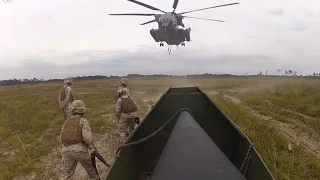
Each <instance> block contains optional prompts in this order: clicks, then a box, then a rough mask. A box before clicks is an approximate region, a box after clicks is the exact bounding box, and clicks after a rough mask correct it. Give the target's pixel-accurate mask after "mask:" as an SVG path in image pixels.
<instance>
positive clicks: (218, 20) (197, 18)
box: [182, 16, 224, 22]
mask: <svg viewBox="0 0 320 180" xmlns="http://www.w3.org/2000/svg"><path fill="white" fill-rule="evenodd" d="M182 17H184V18H191V19H202V20H208V21H218V22H224V21H221V20H217V19H208V18H200V17H192V16H182Z"/></svg>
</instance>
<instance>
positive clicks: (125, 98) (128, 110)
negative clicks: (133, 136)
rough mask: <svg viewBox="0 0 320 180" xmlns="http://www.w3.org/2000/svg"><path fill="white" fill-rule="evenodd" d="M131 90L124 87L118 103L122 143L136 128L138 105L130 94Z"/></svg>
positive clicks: (117, 111) (117, 112)
mask: <svg viewBox="0 0 320 180" xmlns="http://www.w3.org/2000/svg"><path fill="white" fill-rule="evenodd" d="M128 92H129V90H128V89H127V88H123V90H122V92H121V95H122V96H121V97H120V98H119V99H118V100H117V103H116V116H117V117H118V130H119V135H120V143H121V144H123V143H124V142H125V141H126V139H127V137H128V136H129V135H130V133H131V132H132V131H133V129H134V125H135V123H136V122H135V118H136V117H137V111H138V106H137V104H136V102H135V101H134V100H133V99H132V97H131V96H130V95H128Z"/></svg>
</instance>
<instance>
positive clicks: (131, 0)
mask: <svg viewBox="0 0 320 180" xmlns="http://www.w3.org/2000/svg"><path fill="white" fill-rule="evenodd" d="M128 1H130V2H133V3H136V4H139V5H141V6H144V7H146V8H149V9H152V10H155V11H161V12H163V13H166V12H165V11H162V10H161V9H158V8H155V7H153V6H150V5H148V4H145V3H142V2H139V1H136V0H128Z"/></svg>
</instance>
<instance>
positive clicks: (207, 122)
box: [106, 87, 274, 180]
mask: <svg viewBox="0 0 320 180" xmlns="http://www.w3.org/2000/svg"><path fill="white" fill-rule="evenodd" d="M181 108H188V109H190V110H191V111H192V113H193V116H194V118H195V120H196V121H197V122H198V123H199V125H200V126H201V127H202V128H203V129H204V130H205V131H206V133H207V134H208V135H209V136H210V137H211V138H212V140H213V141H214V142H215V143H216V144H217V146H218V147H219V148H220V149H221V150H222V151H223V152H224V154H225V155H226V156H227V157H228V158H229V159H230V161H231V162H232V163H233V164H234V166H236V167H237V168H238V169H240V167H241V164H242V162H243V160H244V159H245V157H246V154H247V151H248V148H249V147H250V145H251V144H252V143H251V142H250V140H249V139H248V138H247V137H246V136H245V134H244V133H243V132H241V130H240V129H239V128H238V127H237V126H236V125H235V124H234V123H233V122H232V121H231V120H230V119H229V118H228V117H227V116H226V115H225V114H224V113H223V112H222V111H221V110H220V109H219V108H218V107H217V105H216V104H215V103H214V102H212V101H211V99H210V98H209V97H208V96H207V95H206V94H205V93H204V92H202V91H201V90H200V89H199V88H198V87H183V88H169V89H168V90H167V91H166V92H165V93H164V94H163V95H162V96H161V98H160V99H159V100H158V102H157V103H156V104H155V106H154V107H153V108H152V109H151V111H150V112H149V113H148V114H147V116H146V117H145V119H144V120H143V121H142V122H141V123H140V124H139V126H138V127H137V128H136V129H135V130H134V131H133V132H132V134H131V135H130V136H129V138H128V139H127V141H126V143H131V142H135V141H138V140H140V139H142V138H144V137H146V136H148V135H150V134H152V133H153V132H154V131H156V130H157V129H158V128H160V127H161V126H162V125H163V124H165V123H166V122H167V121H168V120H169V119H170V118H171V117H172V116H173V115H174V114H175V112H177V111H178V110H179V109H181ZM178 116H179V115H177V116H176V117H174V120H173V121H171V122H170V123H169V124H168V125H167V126H166V128H164V129H163V130H162V131H160V132H159V133H158V134H157V135H155V136H153V137H151V138H150V139H148V140H147V141H145V142H142V143H140V144H136V145H133V146H129V147H124V148H122V149H121V151H120V152H119V155H120V156H121V157H122V159H123V160H121V159H120V158H117V159H116V160H115V161H114V162H113V164H112V166H111V168H110V170H109V172H108V176H107V178H106V180H135V179H136V180H138V179H139V175H140V173H141V172H148V173H152V171H153V168H154V167H155V164H156V163H157V158H159V156H160V154H161V152H162V150H163V148H164V146H165V144H166V141H167V139H168V137H169V135H170V133H171V130H172V128H173V126H174V124H175V122H176V119H177V118H178ZM251 156H252V158H251V160H250V162H249V165H248V168H247V172H246V174H245V177H246V179H247V180H257V179H259V180H273V179H274V177H273V176H272V174H271V172H270V171H269V169H268V167H267V166H266V164H265V163H264V162H263V160H262V158H261V157H260V156H259V154H258V152H257V151H256V149H255V148H254V147H253V149H252V151H251ZM199 178H200V179H201V177H199Z"/></svg>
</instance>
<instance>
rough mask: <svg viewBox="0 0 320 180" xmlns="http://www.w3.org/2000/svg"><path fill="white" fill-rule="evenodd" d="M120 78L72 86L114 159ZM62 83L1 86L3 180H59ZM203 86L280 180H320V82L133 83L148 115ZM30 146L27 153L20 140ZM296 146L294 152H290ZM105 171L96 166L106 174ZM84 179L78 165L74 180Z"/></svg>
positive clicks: (273, 79)
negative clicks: (168, 99) (163, 101)
mask: <svg viewBox="0 0 320 180" xmlns="http://www.w3.org/2000/svg"><path fill="white" fill-rule="evenodd" d="M118 82H119V79H114V80H99V81H93V80H92V81H81V82H74V84H73V85H72V88H73V93H74V97H75V99H81V100H83V101H84V102H85V104H86V106H87V108H88V111H87V114H86V117H87V118H88V120H89V122H90V125H91V128H92V131H93V133H94V135H93V136H94V137H93V138H94V140H95V141H96V144H97V148H98V149H99V151H100V152H101V154H102V155H103V156H105V157H106V158H107V160H108V161H111V159H112V158H113V157H114V152H115V148H116V147H115V146H114V144H115V142H117V140H118V139H117V129H116V125H117V124H116V118H115V108H114V104H115V103H114V100H113V95H114V92H115V90H116V88H117V86H118ZM62 85H63V84H62V83H42V84H36V85H20V86H7V87H0V108H1V111H0V123H1V126H0V179H5V180H6V179H17V180H18V179H19V180H20V179H57V178H58V175H59V168H60V159H61V156H60V152H59V151H60V144H59V141H58V135H59V133H60V128H61V125H62V123H63V114H62V112H61V111H60V109H59V106H58V93H59V90H60V88H61V86H62ZM194 85H197V86H199V88H200V89H201V90H203V91H204V92H206V93H207V94H208V95H209V96H210V98H212V100H213V101H214V102H215V103H216V104H217V105H218V106H219V107H220V108H221V109H222V111H224V112H225V113H226V114H227V115H228V116H229V117H230V118H231V119H232V120H233V121H234V122H235V123H236V124H237V125H238V126H239V127H240V128H241V129H242V130H243V131H244V132H245V133H246V134H247V136H248V137H249V138H250V140H251V141H252V142H253V143H254V144H255V146H256V148H257V150H258V152H259V153H260V154H261V156H262V158H263V159H264V161H265V162H266V164H267V165H268V167H269V168H270V170H271V171H272V173H273V175H274V176H275V177H276V179H279V180H312V179H314V180H316V179H320V159H319V156H320V144H319V140H320V136H319V135H320V117H319V116H320V91H319V90H320V81H319V79H315V78H309V79H308V78H303V77H228V78H226V77H225V78H201V79H200V78H189V79H188V78H175V77H166V78H164V77H161V78H143V79H142V78H140V79H138V78H132V79H129V88H130V93H131V95H132V96H133V97H134V98H135V99H136V101H137V103H138V104H139V108H140V115H141V116H144V115H145V114H146V113H147V112H148V110H149V109H150V107H151V106H152V105H153V104H154V103H155V102H156V101H157V100H158V98H159V97H160V96H161V95H162V94H163V93H164V92H165V90H166V89H167V88H168V87H169V86H194ZM16 130H19V131H20V132H19V137H20V138H21V140H22V141H23V143H24V144H25V147H26V150H27V152H28V154H29V156H30V158H31V160H32V161H31V162H29V164H25V163H27V162H28V158H27V157H23V158H22V159H20V158H21V157H22V156H23V155H24V154H25V153H24V151H23V148H22V146H21V144H20V142H19V139H18V137H17V136H16V135H13V134H12V132H14V131H16ZM288 143H291V144H292V147H293V152H292V153H290V152H288V149H287V145H288ZM100 166H101V167H103V166H102V165H101V164H98V168H99V169H100V172H101V173H102V177H103V176H104V175H105V172H102V168H101V167H100ZM85 176H86V173H85V172H84V171H83V169H82V167H81V166H79V165H78V168H77V171H76V177H77V178H80V177H85Z"/></svg>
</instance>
